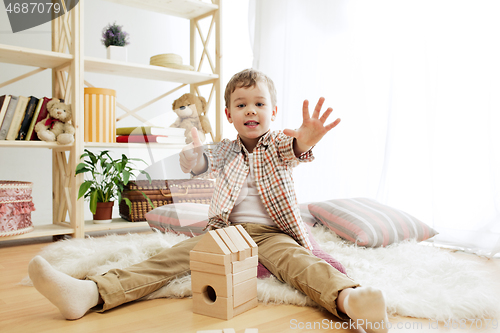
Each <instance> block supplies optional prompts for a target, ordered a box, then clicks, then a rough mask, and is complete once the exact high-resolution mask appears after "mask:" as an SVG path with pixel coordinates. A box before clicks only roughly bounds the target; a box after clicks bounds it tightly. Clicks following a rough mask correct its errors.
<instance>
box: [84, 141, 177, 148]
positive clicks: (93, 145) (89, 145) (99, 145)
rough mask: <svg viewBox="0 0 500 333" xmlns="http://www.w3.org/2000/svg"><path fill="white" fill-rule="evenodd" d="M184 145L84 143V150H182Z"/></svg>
mask: <svg viewBox="0 0 500 333" xmlns="http://www.w3.org/2000/svg"><path fill="white" fill-rule="evenodd" d="M185 146H186V145H185V144H184V145H182V144H174V143H149V144H145V143H105V142H86V143H85V148H99V149H103V148H113V149H114V148H142V149H149V148H150V149H182V148H184V147H185Z"/></svg>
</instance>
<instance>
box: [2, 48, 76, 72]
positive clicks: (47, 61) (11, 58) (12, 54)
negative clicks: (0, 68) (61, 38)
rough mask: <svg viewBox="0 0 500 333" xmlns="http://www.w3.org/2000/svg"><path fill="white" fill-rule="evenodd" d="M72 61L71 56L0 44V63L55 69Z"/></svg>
mask: <svg viewBox="0 0 500 333" xmlns="http://www.w3.org/2000/svg"><path fill="white" fill-rule="evenodd" d="M71 60H73V56H72V55H71V54H65V53H58V52H52V51H42V50H35V49H29V48H26V47H18V46H10V45H4V44H0V62H1V63H9V64H15V65H25V66H34V67H41V68H57V67H60V66H62V65H65V64H69V62H70V61H71Z"/></svg>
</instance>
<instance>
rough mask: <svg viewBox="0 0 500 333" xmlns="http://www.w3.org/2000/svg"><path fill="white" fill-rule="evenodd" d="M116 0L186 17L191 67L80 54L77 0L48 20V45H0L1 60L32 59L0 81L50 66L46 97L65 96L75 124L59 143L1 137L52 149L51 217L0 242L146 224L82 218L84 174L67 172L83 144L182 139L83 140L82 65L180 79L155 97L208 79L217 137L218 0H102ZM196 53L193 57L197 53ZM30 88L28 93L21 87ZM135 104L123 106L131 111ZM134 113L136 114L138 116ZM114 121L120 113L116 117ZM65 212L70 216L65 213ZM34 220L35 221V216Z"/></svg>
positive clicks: (81, 3)
mask: <svg viewBox="0 0 500 333" xmlns="http://www.w3.org/2000/svg"><path fill="white" fill-rule="evenodd" d="M108 1H111V2H116V3H118V4H120V5H126V6H132V7H138V8H141V9H143V10H150V11H154V12H157V13H164V14H166V15H172V16H177V17H181V18H186V19H188V20H190V65H191V66H193V67H194V68H195V71H185V70H176V69H170V68H163V67H158V66H151V65H144V64H134V63H129V62H119V61H111V60H108V59H101V58H94V57H86V56H84V48H83V40H82V38H81V35H82V34H81V32H82V30H83V29H84V27H83V11H84V10H83V6H84V0H80V1H79V2H78V4H77V5H76V6H75V7H74V8H73V9H72V10H71V11H70V12H67V13H66V14H64V15H62V16H60V17H59V18H57V19H55V20H53V21H52V51H43V50H36V49H30V48H25V47H17V46H10V45H3V44H0V62H1V63H8V64H16V65H25V66H32V67H35V69H34V70H33V71H31V72H29V73H26V74H23V75H21V76H19V77H17V78H14V79H11V80H9V81H5V82H0V88H3V87H5V86H7V85H9V84H11V83H14V82H17V81H19V80H22V79H25V78H27V77H29V76H31V75H34V74H37V73H39V72H41V71H44V70H51V71H52V96H54V97H58V98H64V99H65V101H66V103H70V104H71V106H72V109H73V110H74V111H73V120H72V123H73V125H74V126H75V129H76V132H75V142H74V143H73V144H71V145H65V146H61V145H58V144H56V143H49V142H40V141H6V140H2V141H0V149H1V148H3V147H15V148H46V149H51V151H52V183H53V184H52V192H53V206H52V215H53V218H52V221H51V224H35V230H34V231H32V232H30V233H27V234H23V235H18V236H11V237H0V241H3V240H13V239H27V238H35V237H45V236H59V235H71V236H72V237H75V238H81V237H84V235H85V232H93V231H105V230H115V229H126V228H137V227H145V226H147V225H148V224H147V222H127V221H125V220H123V219H119V218H118V219H117V218H115V219H113V222H112V223H110V224H93V223H92V222H91V221H84V201H83V199H80V200H78V199H77V196H78V189H79V187H80V184H81V183H82V182H83V175H81V174H80V175H77V176H75V175H74V172H73V170H75V168H76V165H77V164H78V163H79V162H80V159H79V156H80V155H81V154H82V153H83V150H84V148H96V149H113V148H134V149H135V148H144V149H150V148H154V149H158V148H161V149H176V150H179V149H181V148H182V147H183V145H178V144H156V143H155V144H148V145H145V144H124V143H117V144H110V143H85V142H84V134H83V133H84V128H83V127H84V105H83V88H84V86H85V85H87V86H91V85H90V84H89V83H88V82H86V81H85V80H84V73H85V72H92V73H101V74H108V75H117V76H125V77H130V78H141V79H148V80H157V81H164V82H174V83H179V84H180V86H179V87H178V88H176V89H173V90H171V91H170V92H168V93H166V94H165V95H163V96H162V97H165V96H167V95H168V94H170V93H173V92H175V91H176V90H178V89H179V88H180V87H184V86H186V85H189V87H190V92H191V93H197V94H199V87H200V86H203V85H212V87H211V94H210V97H209V98H208V100H209V104H210V102H212V101H214V102H215V103H214V104H215V112H214V113H215V115H216V119H215V129H214V130H215V141H216V142H217V141H220V139H221V137H222V131H221V120H222V117H223V113H222V89H221V81H220V77H221V52H220V47H221V19H220V12H221V7H220V0H212V3H206V2H202V1H200V0H169V1H161V0H119V1H118V0H108ZM207 17H211V19H212V20H211V24H210V28H209V31H208V33H207V34H206V37H204V35H203V33H202V31H201V28H200V25H199V24H198V22H199V20H201V19H204V18H207ZM213 30H215V34H214V35H215V56H214V58H211V57H210V52H209V50H208V49H207V44H208V40H209V39H210V36H211V35H212V32H213ZM197 32H198V33H197ZM198 38H200V40H201V43H202V45H203V52H201V55H197V52H196V45H197V43H196V41H197V40H198ZM198 56H199V58H197V57H198ZM204 58H206V59H208V61H209V63H210V67H211V71H212V72H211V73H201V72H200V68H201V67H202V66H201V65H202V63H203V61H204ZM27 93H29V92H27ZM135 112H136V111H135V110H132V111H130V112H129V113H130V114H132V115H134V114H133V113H135ZM137 118H138V119H141V118H140V117H137ZM117 120H120V119H117ZM67 216H69V221H67V220H66V217H67ZM35 222H36V221H35Z"/></svg>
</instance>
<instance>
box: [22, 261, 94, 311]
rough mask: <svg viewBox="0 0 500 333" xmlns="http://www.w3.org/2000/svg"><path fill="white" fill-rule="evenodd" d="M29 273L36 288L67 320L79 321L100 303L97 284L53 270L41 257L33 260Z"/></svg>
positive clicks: (29, 266)
mask: <svg viewBox="0 0 500 333" xmlns="http://www.w3.org/2000/svg"><path fill="white" fill-rule="evenodd" d="M28 273H29V276H30V278H31V281H33V285H34V286H35V288H36V289H37V290H38V291H39V292H40V293H41V294H42V295H43V296H45V297H47V298H48V300H49V301H51V302H52V304H54V305H55V306H57V307H58V308H59V311H61V314H62V315H63V316H64V318H66V319H78V318H81V317H83V316H84V315H85V313H87V311H88V310H89V309H90V308H92V307H94V306H96V305H97V302H98V301H99V291H98V289H97V284H96V283H95V282H94V281H90V280H78V279H75V278H73V277H71V276H69V275H66V274H64V273H62V272H59V271H58V270H56V269H55V268H53V267H52V266H51V265H50V264H49V263H48V262H47V261H46V260H45V259H43V258H42V257H41V256H36V257H35V258H33V259H32V260H31V261H30V263H29V265H28Z"/></svg>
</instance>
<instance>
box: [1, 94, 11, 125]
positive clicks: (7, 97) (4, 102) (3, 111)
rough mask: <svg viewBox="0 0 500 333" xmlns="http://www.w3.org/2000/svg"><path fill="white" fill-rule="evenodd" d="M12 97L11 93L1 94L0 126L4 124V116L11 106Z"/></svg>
mask: <svg viewBox="0 0 500 333" xmlns="http://www.w3.org/2000/svg"><path fill="white" fill-rule="evenodd" d="M10 97H11V96H10V95H3V96H0V127H1V126H2V123H3V118H4V117H5V114H6V113H7V108H8V107H9V103H10Z"/></svg>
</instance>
